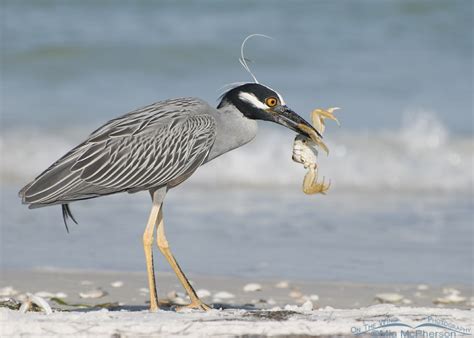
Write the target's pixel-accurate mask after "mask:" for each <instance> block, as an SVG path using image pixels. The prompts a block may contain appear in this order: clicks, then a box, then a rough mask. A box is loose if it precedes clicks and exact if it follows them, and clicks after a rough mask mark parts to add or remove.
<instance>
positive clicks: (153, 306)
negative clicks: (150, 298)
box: [150, 304, 160, 312]
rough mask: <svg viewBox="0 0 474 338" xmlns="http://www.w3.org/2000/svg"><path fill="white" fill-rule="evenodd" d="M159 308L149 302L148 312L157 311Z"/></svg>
mask: <svg viewBox="0 0 474 338" xmlns="http://www.w3.org/2000/svg"><path fill="white" fill-rule="evenodd" d="M158 310H160V307H159V306H158V305H156V304H151V305H150V312H158Z"/></svg>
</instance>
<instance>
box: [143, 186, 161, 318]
mask: <svg viewBox="0 0 474 338" xmlns="http://www.w3.org/2000/svg"><path fill="white" fill-rule="evenodd" d="M166 192H167V188H166V187H165V188H160V189H158V190H154V191H150V194H151V199H152V202H153V207H152V208H151V212H150V217H149V218H148V223H147V225H146V228H145V232H144V233H143V249H144V251H145V259H146V272H147V275H148V287H149V290H150V311H157V310H158V308H159V306H158V296H157V293H156V283H155V270H154V267H153V234H154V232H155V227H156V224H157V221H158V217H159V215H160V212H161V206H162V203H163V200H164V198H165V195H166Z"/></svg>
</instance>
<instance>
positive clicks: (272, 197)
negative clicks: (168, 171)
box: [0, 0, 474, 283]
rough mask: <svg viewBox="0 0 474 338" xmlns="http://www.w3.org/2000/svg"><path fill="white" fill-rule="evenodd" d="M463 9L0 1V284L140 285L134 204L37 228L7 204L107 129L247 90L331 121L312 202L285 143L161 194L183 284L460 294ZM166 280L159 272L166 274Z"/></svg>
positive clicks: (466, 251) (46, 218)
mask: <svg viewBox="0 0 474 338" xmlns="http://www.w3.org/2000/svg"><path fill="white" fill-rule="evenodd" d="M472 6H473V5H472V2H471V1H469V0H466V1H462V0H458V1H382V2H379V1H371V0H361V1H337V2H335V1H291V2H290V1H233V2H231V1H228V2H217V1H216V2H214V1H179V2H178V1H145V0H144V1H136V2H121V1H105V0H100V1H89V0H85V1H49V0H48V1H46V0H44V1H43V0H37V1H34V0H30V1H3V2H2V8H1V12H2V14H1V34H2V35H1V128H2V130H1V136H0V147H1V181H0V182H1V236H2V238H1V266H2V267H3V268H31V267H38V266H43V267H44V266H50V267H62V268H92V269H118V270H142V269H143V268H144V260H143V253H142V248H141V233H142V231H143V229H144V225H145V222H146V219H147V213H148V209H149V207H150V205H149V198H148V196H147V194H146V193H140V194H136V195H119V196H113V197H108V198H102V199H96V200H91V201H85V202H79V203H75V204H73V205H72V209H73V212H75V215H76V217H77V218H78V219H79V221H80V225H79V226H75V227H73V229H72V231H71V232H72V233H71V234H69V235H67V234H66V232H65V231H64V228H63V225H62V220H61V216H60V210H59V208H58V207H53V208H44V209H40V210H34V211H30V210H28V209H27V208H26V207H24V206H22V205H20V201H19V199H18V198H17V196H16V193H17V191H18V190H19V189H20V188H21V187H22V186H23V185H24V184H25V183H27V182H28V181H29V180H31V179H32V178H34V177H35V176H36V175H38V174H39V173H40V172H41V171H42V170H43V169H45V168H46V167H47V166H49V165H50V164H51V163H52V162H53V161H54V160H56V159H57V158H59V157H60V156H61V155H62V154H64V153H65V152H66V151H67V150H69V149H70V148H71V147H72V146H74V145H76V144H77V143H79V142H80V141H81V140H82V139H84V138H85V137H86V136H87V135H88V133H89V132H90V131H92V130H93V129H95V128H96V127H97V126H98V125H100V124H101V123H103V122H105V121H107V120H108V119H111V118H113V117H115V116H117V115H120V114H122V113H126V112H127V111H130V110H132V109H134V108H137V107H140V106H143V105H146V104H149V103H151V102H154V101H158V100H161V99H165V98H169V97H176V96H198V97H201V98H203V99H205V100H207V101H208V102H209V103H211V104H217V103H218V102H217V98H218V96H219V95H220V94H221V92H222V91H220V90H219V89H220V88H221V87H222V86H224V85H225V84H228V83H232V82H237V81H249V80H250V77H249V75H248V74H247V73H245V71H244V70H243V69H242V68H241V66H240V65H239V63H238V61H237V59H238V57H239V53H240V44H241V42H242V40H243V38H244V37H245V36H247V35H248V34H252V33H263V34H268V35H270V36H272V37H274V38H275V40H266V39H255V40H251V41H249V43H248V45H247V50H246V52H247V56H248V57H249V58H250V59H252V60H253V63H252V65H251V67H252V69H253V70H254V72H255V74H256V76H257V77H258V79H259V80H260V82H262V83H265V84H268V85H269V86H271V87H272V88H275V89H277V90H278V91H279V92H280V93H281V94H282V95H283V97H284V98H285V101H286V102H287V103H288V105H289V106H290V107H292V108H293V109H294V110H295V111H297V112H299V113H300V114H301V115H304V116H308V115H307V114H309V112H310V111H311V110H312V109H314V108H316V107H330V106H340V107H342V108H343V109H342V110H341V111H339V112H338V113H337V114H338V116H339V119H340V121H341V123H342V127H341V128H337V127H336V126H334V125H331V123H329V124H330V125H329V126H328V129H327V131H326V137H325V140H326V141H327V144H328V146H329V148H330V150H331V153H330V156H329V157H327V158H326V157H324V156H322V157H321V173H322V174H324V175H325V176H327V177H328V178H330V179H331V181H332V189H331V191H330V192H329V194H328V195H327V196H305V195H303V193H302V192H301V190H300V189H301V187H300V186H301V183H302V179H303V176H304V173H305V171H304V170H303V168H302V167H300V166H299V165H297V164H295V163H293V162H292V161H291V145H292V139H293V137H294V135H293V134H292V133H291V132H289V131H288V130H285V129H283V128H281V127H280V126H276V125H268V124H264V123H262V124H261V133H260V134H259V136H258V137H257V139H256V140H255V141H253V143H251V144H249V145H247V146H245V147H243V148H241V149H239V150H236V151H234V152H232V153H230V154H226V155H225V156H223V157H221V158H219V159H218V160H216V161H214V162H212V163H210V164H208V165H206V166H205V167H203V168H201V169H200V170H199V171H198V172H197V174H196V175H195V176H194V177H192V178H191V179H190V180H189V181H188V182H186V183H185V184H183V185H182V186H180V187H179V188H177V189H176V191H172V192H171V193H170V195H169V198H168V200H167V205H166V209H165V213H166V216H165V217H166V219H165V220H166V221H167V224H168V227H167V231H168V233H169V235H168V237H169V238H170V240H171V243H172V245H173V249H174V251H175V253H176V256H177V257H178V259H179V260H180V263H181V265H182V266H183V268H184V269H185V271H187V270H190V271H193V272H196V273H202V274H204V273H211V274H215V275H219V274H222V275H239V276H283V277H287V278H300V279H316V278H317V279H338V280H349V281H351V280H353V281H356V280H357V281H373V282H416V281H427V282H431V283H445V282H459V283H472V281H473V270H472V265H473V213H472V210H473V207H474V202H473V161H474V139H473V129H474V126H473V109H472V92H473V85H472V79H473V67H472V47H473V46H472V44H473V42H472V41H473V40H472V28H473V19H472V13H473V10H472ZM159 269H167V268H165V264H164V263H162V261H160V266H159Z"/></svg>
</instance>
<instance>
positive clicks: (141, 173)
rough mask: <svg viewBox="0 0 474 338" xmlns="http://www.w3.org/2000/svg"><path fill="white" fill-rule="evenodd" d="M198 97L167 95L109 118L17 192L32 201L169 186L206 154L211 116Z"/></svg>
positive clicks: (212, 130)
mask: <svg viewBox="0 0 474 338" xmlns="http://www.w3.org/2000/svg"><path fill="white" fill-rule="evenodd" d="M209 109H212V108H210V107H209V106H208V105H207V104H206V103H205V102H203V101H201V100H199V99H193V98H182V99H175V100H167V101H162V102H158V103H155V104H153V105H150V106H147V107H144V108H142V109H139V110H137V111H134V112H132V113H129V114H127V115H125V116H123V117H120V118H118V119H115V120H112V121H110V122H108V123H107V124H105V125H104V126H103V127H101V128H99V129H97V130H96V131H95V132H93V133H92V134H91V135H90V136H89V138H88V139H87V140H86V141H85V142H83V143H82V144H80V145H79V146H77V147H76V148H74V149H72V150H71V151H70V152H69V153H67V154H66V155H65V156H63V157H62V158H61V159H59V160H58V161H56V162H55V163H54V164H53V165H52V166H51V167H49V168H48V169H47V170H46V171H45V172H43V173H42V174H41V175H40V176H38V177H37V178H36V179H35V180H34V181H33V182H32V183H30V184H29V185H27V186H26V187H25V188H23V189H22V191H20V196H21V197H22V198H23V202H24V203H27V204H32V206H42V205H49V204H59V203H67V202H71V201H74V200H80V199H87V198H93V197H97V196H102V195H108V194H113V193H116V192H121V191H128V192H135V191H140V190H146V189H151V188H155V187H160V186H164V185H168V186H174V185H177V184H179V183H181V182H182V181H184V180H185V179H186V178H187V177H189V176H190V175H191V174H192V173H193V172H194V171H195V170H196V169H197V168H198V167H199V166H200V165H201V164H202V163H203V162H204V161H205V159H206V157H207V155H208V154H209V151H210V149H211V147H212V145H213V143H214V140H215V120H214V118H213V117H212V116H211V115H209V112H208V110H209Z"/></svg>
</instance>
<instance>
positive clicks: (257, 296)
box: [0, 269, 473, 337]
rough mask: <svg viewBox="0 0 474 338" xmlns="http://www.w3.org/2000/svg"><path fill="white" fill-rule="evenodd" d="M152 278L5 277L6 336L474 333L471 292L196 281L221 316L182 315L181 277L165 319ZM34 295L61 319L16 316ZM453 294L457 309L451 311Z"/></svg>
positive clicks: (35, 273)
mask: <svg viewBox="0 0 474 338" xmlns="http://www.w3.org/2000/svg"><path fill="white" fill-rule="evenodd" d="M145 277H146V276H145V274H144V273H138V272H112V271H109V272H99V271H78V270H53V269H51V270H29V271H26V270H25V271H17V270H9V271H3V272H2V276H1V279H0V286H1V287H0V291H1V294H2V305H3V306H2V308H1V309H0V316H1V322H2V325H1V327H2V328H1V330H2V332H1V335H2V336H21V335H32V336H44V335H47V336H61V335H65V334H74V335H76V336H111V335H115V336H117V335H118V336H122V337H128V336H135V335H146V336H158V335H160V336H161V335H198V336H199V335H200V336H204V335H205V336H209V335H237V336H239V335H259V336H275V335H318V336H325V335H353V334H359V335H365V334H366V335H371V334H373V332H372V331H374V330H376V329H375V328H376V327H378V326H380V323H379V321H380V320H383V319H385V320H389V321H391V322H397V323H401V324H400V325H402V324H403V325H409V326H410V327H407V326H393V325H392V326H390V327H387V328H382V329H383V330H389V331H390V330H391V331H393V332H399V331H400V330H407V329H410V330H416V326H417V325H420V324H421V323H425V322H426V323H428V324H429V321H432V322H433V321H435V319H436V320H438V321H439V320H443V321H445V323H444V324H445V325H448V324H449V325H451V324H455V325H456V326H457V327H458V329H461V328H466V330H468V329H469V330H472V325H473V323H472V305H473V304H472V300H473V299H472V289H470V288H469V287H468V286H463V285H443V286H431V285H425V284H420V285H390V284H387V285H382V284H377V285H376V284H362V283H343V282H308V281H288V280H271V279H255V280H250V279H243V278H231V277H204V276H191V279H192V281H193V284H194V286H195V288H196V290H197V291H198V293H200V294H201V295H202V298H203V300H204V301H206V302H207V303H208V304H212V306H213V308H214V309H213V310H211V311H210V312H207V313H203V312H199V311H189V310H188V311H186V310H181V311H176V306H178V305H182V304H185V303H186V297H185V295H184V294H183V293H182V289H181V287H180V286H179V285H178V282H177V280H176V279H175V277H174V276H173V275H171V274H169V273H164V274H163V273H162V274H159V275H158V278H157V282H158V287H159V291H158V293H159V296H160V301H161V305H162V306H161V310H160V311H158V312H157V313H150V312H149V311H148V310H147V302H148V290H147V288H146V287H145V285H146V278H145ZM98 290H100V291H99V292H98ZM27 293H29V294H36V295H38V296H40V297H42V298H44V299H45V300H47V301H48V303H49V304H50V305H51V307H52V309H53V313H52V314H49V315H47V314H45V313H44V312H27V313H20V312H19V311H18V310H16V309H14V304H19V303H21V302H22V301H25V299H26V294H27ZM453 293H455V294H456V295H457V297H458V298H457V301H455V302H451V304H449V302H448V301H447V300H449V297H450V295H452V294H453ZM84 297H97V298H84ZM8 299H10V302H7V300H8ZM443 299H444V300H446V302H445V304H443ZM453 299H454V300H456V299H455V298H453ZM12 300H16V301H17V302H18V303H15V302H13V301H12ZM7 304H9V305H10V307H11V309H8V308H7V307H6V306H7ZM249 323H252V324H251V325H249ZM426 323H425V324H426ZM446 323H448V324H446ZM375 324H377V325H375ZM382 325H384V324H382ZM424 330H425V331H427V332H435V331H438V332H451V331H449V329H446V328H440V327H435V326H429V327H428V326H424ZM365 331H367V332H365ZM453 332H454V331H453ZM459 332H461V331H459ZM459 332H458V335H460V333H459ZM466 332H467V333H469V334H470V332H472V331H469V332H468V331H466Z"/></svg>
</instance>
